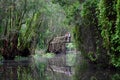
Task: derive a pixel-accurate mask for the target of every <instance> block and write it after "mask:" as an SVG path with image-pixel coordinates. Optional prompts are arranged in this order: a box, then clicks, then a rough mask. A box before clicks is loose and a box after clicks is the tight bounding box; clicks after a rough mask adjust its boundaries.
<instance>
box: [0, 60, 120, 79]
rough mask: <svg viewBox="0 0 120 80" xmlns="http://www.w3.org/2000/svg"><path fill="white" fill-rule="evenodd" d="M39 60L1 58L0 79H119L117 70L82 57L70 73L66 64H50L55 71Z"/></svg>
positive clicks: (119, 75)
mask: <svg viewBox="0 0 120 80" xmlns="http://www.w3.org/2000/svg"><path fill="white" fill-rule="evenodd" d="M39 61H40V62H38V61H37V63H36V60H34V59H33V58H25V59H20V60H6V61H3V60H2V61H1V62H0V80H120V71H119V70H113V69H104V68H102V69H100V68H97V66H96V65H90V64H89V65H88V64H87V62H86V61H85V60H82V59H80V60H79V61H80V62H79V63H80V64H79V63H77V62H76V64H77V65H75V66H74V68H75V70H72V73H71V74H67V73H69V72H68V70H69V69H67V68H68V66H66V68H65V67H64V68H63V67H60V68H58V67H55V66H51V67H52V68H56V69H57V71H56V72H55V70H52V69H50V67H48V66H50V64H48V62H47V61H46V60H44V59H43V60H39ZM48 68H49V69H48ZM74 68H73V67H72V68H71V69H74ZM62 71H63V72H62ZM70 71H71V70H70ZM75 71H76V72H75Z"/></svg>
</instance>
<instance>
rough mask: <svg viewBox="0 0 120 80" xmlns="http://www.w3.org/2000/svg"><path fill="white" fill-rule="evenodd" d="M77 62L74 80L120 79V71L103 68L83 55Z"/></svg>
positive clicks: (79, 56)
mask: <svg viewBox="0 0 120 80" xmlns="http://www.w3.org/2000/svg"><path fill="white" fill-rule="evenodd" d="M77 59H79V61H77V63H76V70H75V75H74V80H120V71H119V70H115V69H112V68H111V69H108V68H106V69H105V68H101V67H99V66H98V65H96V64H90V63H88V61H86V60H85V59H84V58H83V57H81V55H78V58H77Z"/></svg>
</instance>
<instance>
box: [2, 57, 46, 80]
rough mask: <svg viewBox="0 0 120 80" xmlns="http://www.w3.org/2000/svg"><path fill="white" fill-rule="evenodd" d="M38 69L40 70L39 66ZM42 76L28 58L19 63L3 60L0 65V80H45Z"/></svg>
mask: <svg viewBox="0 0 120 80" xmlns="http://www.w3.org/2000/svg"><path fill="white" fill-rule="evenodd" d="M41 65H44V64H41ZM39 68H40V69H42V67H41V66H39ZM42 70H43V69H42ZM41 74H42V75H41ZM44 74H45V73H44V71H43V72H41V71H40V70H38V68H37V66H36V65H35V64H34V63H33V61H32V60H31V59H29V58H28V59H26V60H19V61H15V60H5V61H1V63H0V80H46V79H45V75H44Z"/></svg>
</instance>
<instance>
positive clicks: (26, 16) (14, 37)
mask: <svg viewBox="0 0 120 80" xmlns="http://www.w3.org/2000/svg"><path fill="white" fill-rule="evenodd" d="M38 2H39V0H36V1H34V2H33V0H15V1H13V0H5V1H4V0H1V1H0V4H1V8H0V15H2V16H0V55H2V56H3V57H4V59H6V60H12V59H14V58H15V56H24V57H27V56H29V55H31V54H34V53H35V48H36V44H37V39H38V34H39V29H40V26H41V23H42V17H41V12H40V9H39V5H37V4H38ZM31 3H33V4H31Z"/></svg>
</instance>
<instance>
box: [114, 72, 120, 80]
mask: <svg viewBox="0 0 120 80" xmlns="http://www.w3.org/2000/svg"><path fill="white" fill-rule="evenodd" d="M112 80H120V74H118V73H116V74H114V75H113V76H112Z"/></svg>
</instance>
